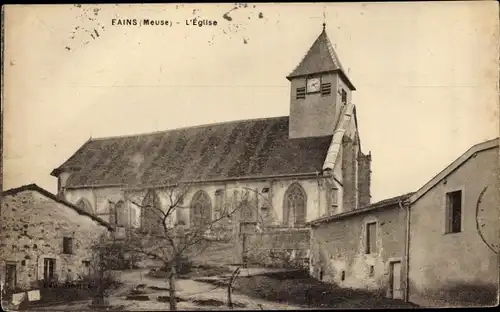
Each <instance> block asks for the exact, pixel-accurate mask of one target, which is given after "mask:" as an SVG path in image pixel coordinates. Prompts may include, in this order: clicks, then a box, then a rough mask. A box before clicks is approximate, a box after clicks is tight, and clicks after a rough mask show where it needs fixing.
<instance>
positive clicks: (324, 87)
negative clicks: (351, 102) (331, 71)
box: [321, 83, 332, 95]
mask: <svg viewBox="0 0 500 312" xmlns="http://www.w3.org/2000/svg"><path fill="white" fill-rule="evenodd" d="M330 93H332V84H331V83H322V84H321V95H329V94H330Z"/></svg>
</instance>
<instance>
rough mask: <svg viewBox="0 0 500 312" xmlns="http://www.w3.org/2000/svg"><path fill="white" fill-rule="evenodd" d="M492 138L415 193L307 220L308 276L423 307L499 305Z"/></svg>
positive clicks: (498, 238) (495, 154)
mask: <svg viewBox="0 0 500 312" xmlns="http://www.w3.org/2000/svg"><path fill="white" fill-rule="evenodd" d="M498 156H499V148H498V139H494V140H490V141H486V142H483V143H480V144H477V145H475V146H473V147H471V148H470V149H469V150H468V151H467V152H465V153H464V154H463V155H461V156H460V157H459V158H457V159H456V160H455V161H454V162H453V163H452V164H450V165H449V166H448V167H446V168H445V169H444V170H443V171H441V172H440V173H439V174H437V175H436V176H435V177H434V178H432V179H431V180H430V181H429V182H428V183H426V184H425V185H424V186H422V187H421V188H420V189H419V190H417V191H416V192H414V193H409V194H406V195H403V196H399V197H394V198H390V199H386V200H383V201H381V202H378V203H374V204H371V205H369V206H367V207H365V208H361V209H359V210H354V211H350V212H346V213H341V214H338V215H333V216H329V217H325V218H320V219H317V220H313V221H311V222H309V223H308V224H309V225H311V259H310V267H309V268H310V272H311V275H312V276H315V277H317V278H318V279H322V280H325V281H327V282H332V283H335V284H338V285H340V286H341V287H351V288H362V289H367V290H372V291H375V292H379V293H381V294H384V295H386V296H388V297H391V298H394V299H404V300H406V301H410V302H413V303H416V304H418V305H421V306H429V307H433V306H434V307H443V306H453V305H461V306H463V305H492V304H495V303H496V304H498V282H499V258H498V257H499V256H498V254H499V251H500V232H499V228H500V227H499V220H500V218H499V217H500V212H499V209H498V208H499V202H500V193H499V192H500V189H499V186H500V185H499V180H498V179H499V175H498V174H499V163H498Z"/></svg>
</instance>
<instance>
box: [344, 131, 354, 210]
mask: <svg viewBox="0 0 500 312" xmlns="http://www.w3.org/2000/svg"><path fill="white" fill-rule="evenodd" d="M355 150H356V145H355V142H354V140H352V139H350V138H349V137H347V136H344V138H343V139H342V160H343V162H342V182H343V192H344V195H343V207H342V212H346V211H350V210H353V209H356V202H357V201H356V192H357V180H356V177H357V174H356V156H357V153H356V152H355Z"/></svg>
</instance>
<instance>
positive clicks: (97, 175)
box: [52, 28, 371, 258]
mask: <svg viewBox="0 0 500 312" xmlns="http://www.w3.org/2000/svg"><path fill="white" fill-rule="evenodd" d="M286 78H287V79H288V80H289V81H290V87H291V92H290V116H285V117H273V118H266V119H255V120H243V121H234V122H226V123H219V124H212V125H203V126H197V127H190V128H183V129H175V130H169V131H163V132H156V133H152V134H141V135H133V136H124V137H114V138H99V139H91V140H89V141H88V142H86V143H85V144H84V145H83V146H82V147H81V148H80V149H79V150H78V151H76V153H75V154H74V155H73V156H71V157H70V158H69V159H68V160H67V161H66V162H65V163H64V164H62V165H61V166H60V167H58V168H56V169H54V171H53V172H52V175H53V176H55V177H57V178H58V185H59V188H58V189H59V196H61V197H62V198H65V199H67V200H68V201H70V202H72V203H75V204H77V205H78V206H80V207H82V209H86V210H87V211H89V212H92V213H94V214H95V215H97V216H99V217H102V218H103V219H104V220H107V221H109V222H110V223H113V224H116V225H117V226H119V227H123V228H127V227H133V228H140V227H145V226H149V227H158V226H159V225H158V224H156V221H154V220H152V219H151V218H152V217H153V214H152V213H150V212H148V210H147V209H146V208H144V207H145V200H146V199H145V198H146V197H148V198H149V199H148V200H149V201H151V200H153V199H154V200H155V207H157V208H160V209H163V210H166V209H168V207H169V206H170V205H171V202H172V189H173V188H175V187H178V185H183V192H182V206H184V207H187V208H182V209H177V208H176V210H177V211H176V213H174V214H172V215H171V217H170V218H169V219H168V220H167V222H168V225H169V226H172V225H175V224H178V223H179V222H182V223H184V224H188V225H191V226H192V225H196V224H197V222H198V221H196V220H198V219H199V218H203V219H204V220H217V219H218V217H219V216H220V212H221V210H224V209H221V207H225V208H227V207H228V206H231V205H232V206H231V207H232V209H233V210H236V213H234V214H233V213H232V214H231V215H230V216H228V218H226V220H225V221H224V222H225V224H226V225H227V226H228V231H231V232H232V233H234V234H235V236H236V237H238V239H237V245H238V246H239V245H240V244H242V241H241V236H240V234H241V233H240V226H239V223H240V222H247V223H248V222H254V223H258V224H259V225H258V226H256V227H254V230H255V233H258V232H259V231H267V230H270V231H274V229H275V228H276V227H281V228H285V229H292V228H293V229H297V228H305V224H306V222H308V221H311V220H314V219H317V218H320V217H324V216H329V215H332V214H337V213H342V212H346V211H350V210H353V209H356V208H358V207H359V206H360V205H367V204H369V203H370V197H371V195H370V180H371V171H370V167H371V155H365V154H364V153H363V152H362V151H361V142H360V136H359V133H358V126H357V119H356V108H355V106H354V104H352V103H351V101H350V99H351V92H352V91H353V90H355V88H354V86H353V84H352V82H351V81H350V80H349V78H348V77H347V75H346V72H345V70H344V69H343V67H342V66H341V64H340V61H339V59H338V56H337V54H336V53H335V51H334V49H333V46H332V44H331V43H330V41H329V39H328V37H327V35H326V31H325V29H324V28H323V31H322V32H321V34H320V35H319V36H318V38H317V39H316V41H315V42H314V43H313V45H312V46H311V48H310V49H309V50H308V52H307V53H306V54H305V56H304V58H303V59H302V61H301V62H300V63H299V65H298V66H297V67H296V68H295V69H294V70H293V72H292V73H291V74H290V75H288V76H287V77H286ZM174 197H175V196H174ZM148 205H149V204H148ZM150 219H151V220H150ZM148 220H149V221H148ZM259 229H260V230H259ZM278 236H279V237H281V235H278ZM282 237H286V235H285V236H282ZM293 237H295V236H293ZM297 237H299V236H297ZM300 237H302V236H300ZM304 237H305V236H304ZM307 241H308V240H307ZM278 245H282V244H278ZM239 247H241V246H239ZM283 248H284V247H283ZM287 248H288V247H286V248H285V249H287ZM236 254H239V253H236ZM241 255H242V254H239V256H238V257H240V258H241ZM238 257H237V258H238Z"/></svg>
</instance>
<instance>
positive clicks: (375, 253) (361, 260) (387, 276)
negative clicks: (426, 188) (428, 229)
mask: <svg viewBox="0 0 500 312" xmlns="http://www.w3.org/2000/svg"><path fill="white" fill-rule="evenodd" d="M410 195H411V194H405V195H402V196H397V197H393V198H389V199H386V200H382V201H380V202H376V203H374V204H371V205H369V206H367V207H364V208H361V209H358V210H353V211H348V212H345V213H341V214H338V215H333V216H329V217H326V218H321V219H317V220H314V221H311V222H310V224H311V227H312V230H311V262H310V274H311V276H314V277H316V278H317V279H320V280H323V281H326V282H330V283H335V284H337V285H340V286H341V287H348V288H358V289H359V288H362V289H367V290H371V291H374V292H377V293H380V294H383V295H386V296H388V297H390V298H395V299H403V290H404V285H403V283H404V278H403V275H404V261H405V257H404V256H405V253H404V251H405V240H404V237H405V231H406V228H405V226H404V225H405V219H406V210H405V208H404V207H403V206H402V203H403V202H404V200H405V199H407V198H408V197H409V196H410Z"/></svg>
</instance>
